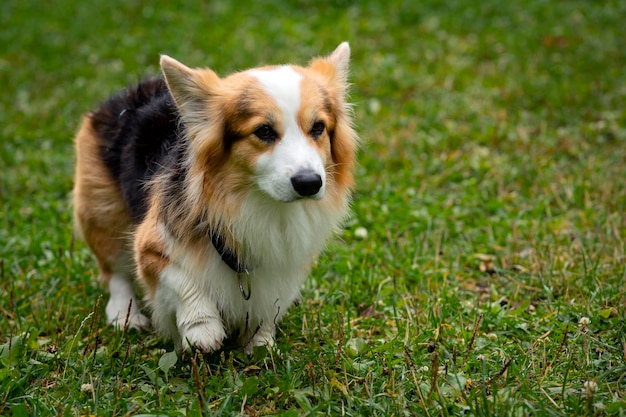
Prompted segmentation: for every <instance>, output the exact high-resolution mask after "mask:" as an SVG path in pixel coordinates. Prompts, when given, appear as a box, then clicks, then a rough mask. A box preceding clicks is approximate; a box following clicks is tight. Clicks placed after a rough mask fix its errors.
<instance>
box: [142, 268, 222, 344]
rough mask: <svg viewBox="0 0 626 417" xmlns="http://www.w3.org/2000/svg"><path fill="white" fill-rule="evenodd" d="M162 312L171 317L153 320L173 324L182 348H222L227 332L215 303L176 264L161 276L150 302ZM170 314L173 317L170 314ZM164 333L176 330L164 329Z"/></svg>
mask: <svg viewBox="0 0 626 417" xmlns="http://www.w3.org/2000/svg"><path fill="white" fill-rule="evenodd" d="M160 304H163V307H164V308H163V309H162V311H163V313H164V314H167V315H169V316H170V317H161V319H159V320H154V321H155V322H159V323H171V324H175V327H176V333H178V338H177V339H178V342H179V345H181V346H182V348H183V349H185V350H189V349H191V348H198V349H200V350H201V351H203V352H205V353H208V352H213V351H216V350H218V349H220V348H221V347H222V342H223V341H224V339H225V338H226V331H225V329H224V324H223V323H222V318H221V316H220V313H219V309H218V308H217V305H216V304H215V302H214V301H213V300H211V298H210V297H209V294H208V292H207V291H205V290H202V288H201V287H200V286H199V285H197V283H195V282H194V280H193V278H192V277H190V276H189V275H187V274H186V273H185V271H183V270H182V269H181V268H179V267H177V266H176V265H175V264H171V265H169V266H168V267H167V268H165V269H164V270H163V271H162V273H161V277H160V282H159V289H158V290H157V295H156V299H155V303H154V305H153V308H154V315H159V313H158V311H159V310H161V308H160V307H161V306H160ZM172 315H173V316H174V317H172ZM164 330H165V332H166V333H170V334H171V333H175V332H173V331H171V330H173V329H170V330H169V331H168V329H164Z"/></svg>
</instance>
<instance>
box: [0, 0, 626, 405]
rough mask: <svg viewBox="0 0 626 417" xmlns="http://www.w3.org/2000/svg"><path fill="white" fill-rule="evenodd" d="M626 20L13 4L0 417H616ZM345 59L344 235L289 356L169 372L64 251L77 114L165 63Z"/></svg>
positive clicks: (269, 7) (520, 9) (463, 11)
mask: <svg viewBox="0 0 626 417" xmlns="http://www.w3.org/2000/svg"><path fill="white" fill-rule="evenodd" d="M625 16H626V3H625V2H623V1H620V0H608V1H593V2H592V1H582V0H580V1H567V2H545V1H539V0H537V1H531V0H528V1H524V2H503V1H498V0H487V1H483V2H475V1H471V0H451V1H446V2H438V1H430V0H428V1H402V0H389V1H386V2H378V1H374V0H369V1H360V2H351V1H344V0H336V1H331V2H316V1H309V0H302V1H293V0H286V1H278V0H264V1H254V2H252V1H250V2H248V1H243V2H228V1H214V2H199V1H180V0H179V1H174V2H169V3H168V5H167V6H165V5H158V6H157V5H156V4H154V3H150V2H143V1H126V2H118V1H110V2H78V1H70V0H59V1H55V2H35V1H31V0H24V1H16V0H6V1H4V2H3V3H2V5H0V85H1V87H2V93H1V94H0V143H1V146H0V201H1V203H2V211H1V212H0V415H14V416H27V415H28V416H30V415H70V416H77V415H90V414H91V415H98V416H110V415H115V416H131V415H145V414H162V415H170V416H176V415H185V414H189V415H205V416H206V415H238V414H239V413H243V414H246V415H251V416H256V415H276V414H281V415H353V416H370V415H372V416H391V415H394V416H401V415H402V416H403V415H417V416H422V415H425V416H454V415H460V414H464V415H471V416H510V415H515V416H531V415H533V416H534V415H542V416H543V415H546V416H572V415H599V416H604V415H607V416H624V415H626V357H625V356H626V284H625V282H626V266H625V265H626V264H625V262H624V261H625V247H624V242H625V240H626V146H625V145H626V110H625V109H626V84H625V81H626V72H625V70H624V68H626V49H625V48H624V40H625V39H626V37H625V36H626V31H625V30H624V17H625ZM343 40H349V41H350V42H351V46H352V50H353V61H352V76H351V80H352V82H353V89H352V101H353V102H354V103H355V105H356V107H355V118H356V124H357V128H358V131H359V133H360V135H361V137H362V138H363V146H362V149H361V152H360V165H359V168H358V170H357V181H358V186H357V192H356V195H355V200H354V204H353V215H352V217H351V219H350V220H349V221H348V222H347V224H346V228H345V230H344V231H343V232H342V233H341V234H340V235H339V236H338V237H337V239H335V241H333V242H332V243H331V244H330V246H329V249H328V250H327V251H326V252H325V254H324V255H323V256H322V258H321V259H320V261H319V263H318V264H317V265H316V267H315V269H314V270H313V272H312V275H311V277H310V278H309V279H308V280H307V282H306V284H305V286H304V288H303V301H302V303H301V304H300V305H299V306H297V307H294V308H293V309H292V310H290V313H289V314H288V315H287V317H286V319H285V320H284V321H283V322H282V323H281V325H280V330H279V333H278V338H277V347H278V349H279V351H272V352H268V351H267V350H265V349H264V348H259V349H257V350H256V351H255V354H254V355H253V356H252V357H247V356H245V355H244V354H243V353H242V352H240V351H237V350H233V351H224V352H220V353H217V354H214V355H210V356H207V357H202V356H199V355H187V356H182V357H176V356H174V355H175V354H173V353H171V352H172V351H173V346H172V345H171V344H170V343H169V342H167V341H163V340H161V339H159V338H158V337H156V336H155V335H152V334H140V335H139V334H136V333H128V334H124V333H119V332H115V331H113V330H112V329H111V328H109V327H107V326H106V325H105V318H104V317H103V307H104V303H105V301H106V294H105V291H104V290H103V289H102V287H101V286H100V285H99V284H98V283H97V277H96V275H97V272H96V267H95V263H94V260H93V258H92V256H91V255H90V253H89V251H88V250H87V248H86V246H85V245H84V244H83V243H82V242H79V241H77V242H75V241H74V239H73V237H72V221H71V215H70V212H71V210H70V206H69V201H70V198H69V193H70V190H71V187H72V171H73V150H72V136H73V132H74V131H75V129H76V128H77V126H78V123H79V120H80V116H81V114H83V113H84V112H86V111H88V110H90V109H92V108H93V107H94V106H95V105H96V104H97V103H98V101H100V100H102V99H103V98H105V97H106V96H107V95H108V94H110V93H111V92H113V91H115V90H117V89H119V88H121V87H123V86H125V85H127V84H129V83H132V82H134V81H136V80H138V79H140V78H141V77H143V76H145V75H151V74H155V73H157V71H158V67H157V63H158V55H159V54H160V53H167V54H169V55H171V56H174V57H175V58H177V59H179V60H181V61H183V62H185V63H186V64H188V65H191V66H210V67H212V68H214V69H215V70H217V71H218V73H220V74H227V73H229V72H231V71H234V70H238V69H244V68H247V67H251V66H256V65H260V64H266V63H280V62H295V63H305V62H306V61H307V60H308V59H309V58H310V57H311V56H313V55H318V54H326V53H329V52H331V51H332V50H333V48H334V47H335V46H336V45H337V44H338V43H339V42H341V41H343ZM363 229H365V230H366V231H367V236H363ZM357 230H358V232H357ZM585 318H586V319H585ZM589 381H591V382H589Z"/></svg>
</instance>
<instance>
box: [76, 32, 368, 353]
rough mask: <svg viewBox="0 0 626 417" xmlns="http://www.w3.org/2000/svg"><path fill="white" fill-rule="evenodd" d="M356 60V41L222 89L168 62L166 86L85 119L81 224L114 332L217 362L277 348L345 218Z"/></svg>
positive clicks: (228, 80) (125, 95)
mask: <svg viewBox="0 0 626 417" xmlns="http://www.w3.org/2000/svg"><path fill="white" fill-rule="evenodd" d="M349 60H350V47H349V45H348V43H346V42H344V43H342V44H340V45H339V46H338V47H337V48H336V49H335V51H334V52H332V53H331V54H330V55H328V56H326V57H321V58H316V59H313V60H312V61H311V62H310V64H309V65H308V66H306V67H302V66H296V65H281V66H266V67H259V68H254V69H250V70H246V71H243V72H237V73H234V74H231V75H229V76H227V77H224V78H221V77H219V76H218V75H217V74H216V73H215V72H214V71H212V70H210V69H191V68H188V67H187V66H185V65H183V64H182V63H180V62H178V61H176V60H174V59H173V58H170V57H168V56H165V55H164V56H161V61H160V64H161V70H162V73H163V77H162V78H151V79H147V80H144V81H142V82H140V83H139V84H138V85H135V86H133V87H131V88H128V89H126V90H124V91H122V92H120V93H118V94H116V95H114V96H112V97H111V98H109V99H108V100H107V101H105V102H103V103H102V104H101V106H100V107H99V108H98V109H96V110H95V111H93V112H91V113H89V114H87V115H86V116H85V117H84V118H83V121H82V125H81V127H80V129H79V131H78V133H77V135H76V138H75V146H76V155H77V157H76V158H77V162H76V176H75V187H74V194H73V195H74V218H75V223H76V227H77V229H78V232H79V234H80V235H81V236H82V237H83V239H84V240H85V241H86V243H87V245H88V246H89V247H90V249H91V251H92V252H93V253H94V255H95V258H96V260H97V265H98V269H99V272H100V276H101V279H102V280H103V282H104V283H106V285H108V289H109V293H110V298H109V301H108V303H107V305H106V308H105V311H106V317H107V321H108V322H109V323H112V324H113V325H115V326H119V327H124V326H127V327H131V328H138V329H141V328H146V327H149V326H150V322H151V324H152V326H153V327H154V329H156V330H157V331H158V332H159V333H161V334H162V335H164V336H165V337H168V338H171V339H172V340H173V341H174V343H175V344H176V346H177V348H182V349H186V350H189V349H196V348H197V349H200V350H201V351H203V352H207V353H208V352H213V351H215V350H218V349H220V348H221V347H222V345H223V343H224V341H225V340H226V339H227V338H228V339H229V340H234V341H235V343H236V345H237V346H242V347H243V348H244V350H245V351H246V352H248V353H250V352H251V351H252V350H253V348H254V347H255V346H262V345H267V346H272V345H273V343H274V334H275V329H276V324H277V323H278V322H279V320H280V319H281V317H282V316H283V315H284V314H285V313H286V312H287V310H288V308H289V307H290V306H291V305H292V304H293V303H294V301H295V300H296V299H297V298H298V297H299V291H300V287H301V285H302V282H303V280H304V278H305V277H306V275H307V274H308V272H309V271H310V269H311V266H312V263H313V262H314V260H315V259H316V257H317V256H318V255H319V253H320V252H321V251H322V249H323V247H324V245H325V242H326V241H327V240H328V238H329V237H330V236H331V234H332V233H333V231H335V230H336V229H337V227H338V226H339V225H340V223H341V221H342V219H344V218H345V217H346V215H347V212H348V209H349V203H350V199H351V190H352V188H353V185H354V179H353V168H354V166H355V158H356V151H357V142H358V139H357V135H356V134H355V131H354V130H353V127H352V115H351V108H350V105H349V104H348V103H347V100H346V94H347V89H348V82H347V76H348V67H349ZM135 279H136V280H137V281H138V283H139V284H140V287H142V289H143V291H142V292H143V294H144V298H145V301H146V304H147V307H148V310H149V311H150V312H151V320H149V319H148V318H147V317H146V316H144V315H143V314H142V312H141V309H140V306H139V305H138V302H137V298H136V295H135V285H134V281H135Z"/></svg>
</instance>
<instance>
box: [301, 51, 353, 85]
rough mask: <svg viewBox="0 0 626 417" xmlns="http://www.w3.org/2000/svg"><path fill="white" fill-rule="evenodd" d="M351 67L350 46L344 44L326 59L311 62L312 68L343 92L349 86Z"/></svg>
mask: <svg viewBox="0 0 626 417" xmlns="http://www.w3.org/2000/svg"><path fill="white" fill-rule="evenodd" d="M349 67H350V45H349V44H348V42H342V43H340V44H339V46H338V47H337V48H336V49H335V50H334V51H333V53H332V54H330V55H329V56H327V57H325V58H317V59H314V60H313V61H312V62H311V65H310V68H311V69H313V70H315V71H317V72H319V73H320V74H322V75H324V76H325V77H326V78H329V79H330V80H332V81H334V82H336V83H338V84H339V85H340V86H341V87H342V89H343V90H345V89H346V87H347V84H348V70H349Z"/></svg>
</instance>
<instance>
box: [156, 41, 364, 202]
mask: <svg viewBox="0 0 626 417" xmlns="http://www.w3.org/2000/svg"><path fill="white" fill-rule="evenodd" d="M349 59H350V47H349V46H348V44H347V43H345V42H344V43H342V44H340V45H339V46H338V47H337V49H335V51H334V52H333V53H332V54H331V55H329V56H328V57H324V58H318V59H314V60H313V61H312V62H311V63H310V65H309V66H307V67H299V66H294V65H284V66H271V67H262V68H255V69H251V70H247V71H244V72H239V73H235V74H233V75H230V76H228V77H225V78H220V77H218V76H217V75H216V74H215V72H213V71H212V70H210V69H190V68H188V67H186V66H185V65H183V64H181V63H180V62H178V61H176V60H174V59H172V58H170V57H167V56H162V57H161V68H162V70H163V74H164V75H165V79H166V82H167V85H168V88H169V90H170V92H171V94H172V97H173V98H174V101H175V103H176V106H177V108H178V110H179V113H180V117H181V121H182V123H183V124H184V129H185V132H186V137H187V140H188V146H189V153H188V156H187V164H188V168H189V173H190V176H191V181H192V182H195V183H196V185H197V186H198V187H201V188H202V192H203V193H204V194H205V195H206V194H207V193H208V194H215V193H216V189H225V190H227V192H228V193H229V194H231V195H232V194H233V193H237V191H240V192H242V193H245V192H247V191H248V190H250V189H251V188H253V189H258V190H261V191H262V192H263V193H264V194H265V195H267V196H269V197H271V198H272V199H273V200H276V201H280V202H292V201H295V200H300V199H305V198H306V199H315V200H320V199H323V198H324V197H325V196H327V195H329V194H330V196H329V197H330V198H331V199H345V195H346V194H347V191H348V189H349V188H350V187H351V186H352V182H353V180H352V173H351V171H352V168H353V165H354V159H355V153H356V135H355V133H354V131H353V130H352V127H351V119H350V108H349V105H348V104H347V103H346V100H345V95H346V90H347V74H348V64H349ZM207 197H212V198H214V197H218V198H219V197H222V198H226V197H224V196H217V195H208V196H207Z"/></svg>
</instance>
